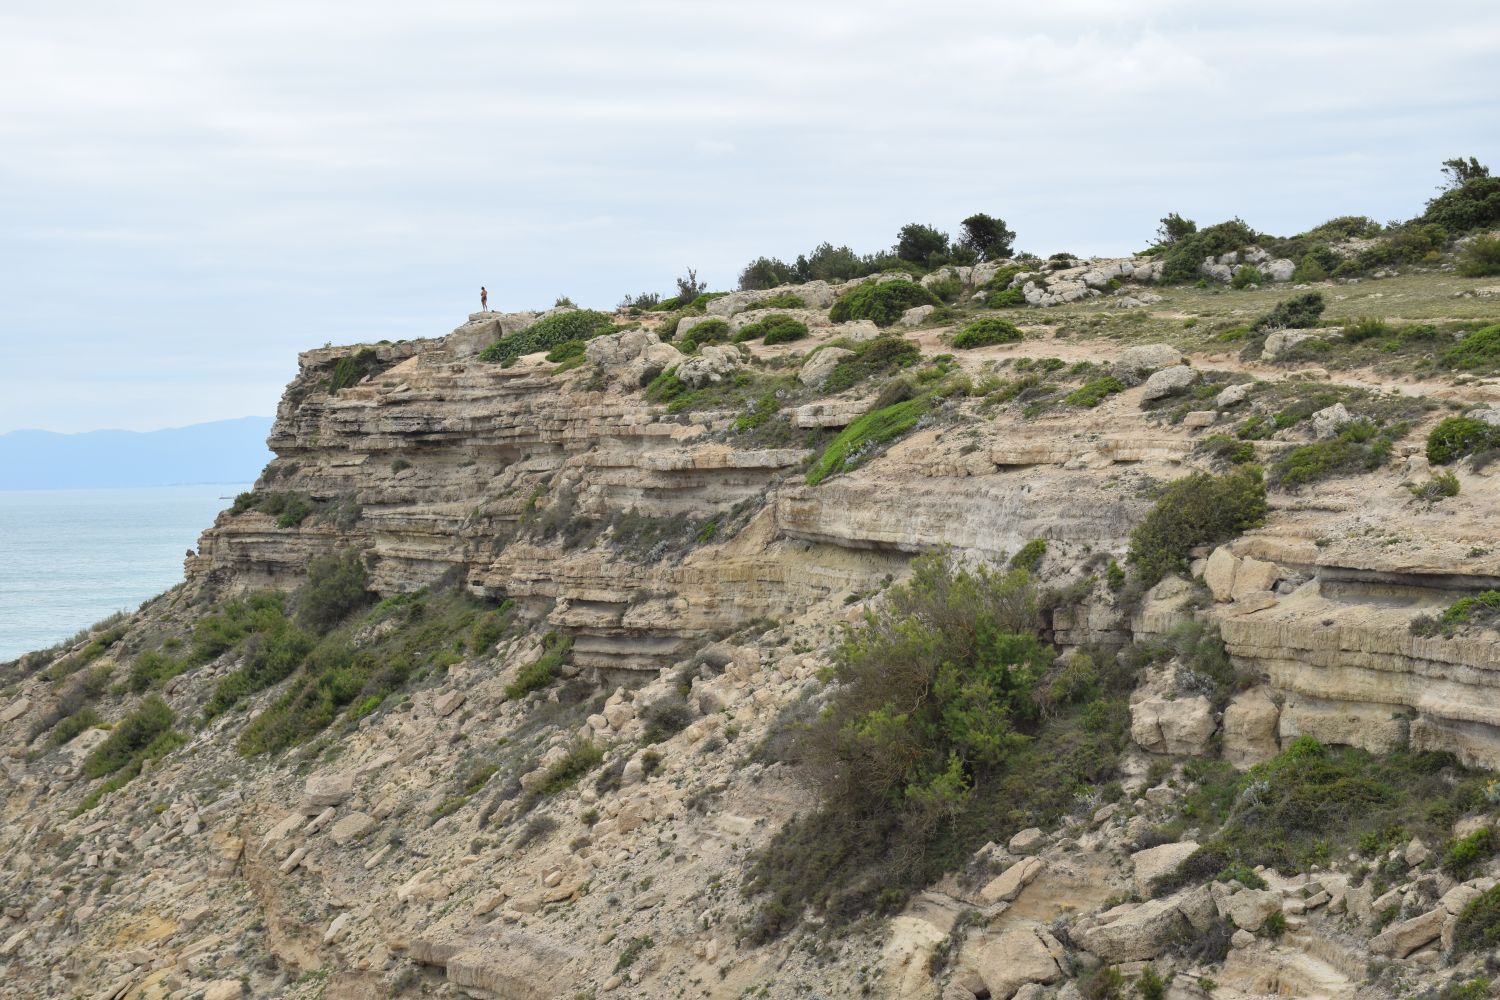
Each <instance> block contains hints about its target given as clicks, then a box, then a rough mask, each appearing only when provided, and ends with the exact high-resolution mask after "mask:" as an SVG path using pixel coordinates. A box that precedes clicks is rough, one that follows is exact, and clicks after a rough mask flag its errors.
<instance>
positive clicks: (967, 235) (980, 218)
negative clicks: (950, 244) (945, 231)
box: [958, 212, 1016, 260]
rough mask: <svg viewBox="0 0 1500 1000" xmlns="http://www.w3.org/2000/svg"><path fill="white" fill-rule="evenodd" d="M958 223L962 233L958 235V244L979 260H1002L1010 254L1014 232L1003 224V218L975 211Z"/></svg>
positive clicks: (1013, 243) (1013, 242)
mask: <svg viewBox="0 0 1500 1000" xmlns="http://www.w3.org/2000/svg"><path fill="white" fill-rule="evenodd" d="M960 225H961V226H962V227H963V235H962V236H960V237H959V240H958V242H959V245H960V246H962V247H964V248H965V249H967V250H969V251H970V252H972V253H973V254H974V255H975V256H977V257H978V258H979V259H980V260H1004V259H1005V258H1006V257H1009V256H1010V254H1011V248H1012V247H1013V246H1014V245H1015V242H1016V234H1015V232H1014V231H1012V230H1011V228H1010V227H1009V226H1007V225H1006V224H1005V220H1004V219H997V218H995V217H994V216H992V215H986V214H985V213H984V212H976V213H975V214H973V215H971V216H969V217H968V218H967V219H965V220H964V221H963V222H962V223H961V224H960Z"/></svg>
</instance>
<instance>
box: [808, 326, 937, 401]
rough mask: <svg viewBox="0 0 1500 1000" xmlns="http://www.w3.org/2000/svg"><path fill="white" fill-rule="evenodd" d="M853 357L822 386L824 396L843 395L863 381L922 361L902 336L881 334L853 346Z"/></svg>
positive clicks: (918, 349)
mask: <svg viewBox="0 0 1500 1000" xmlns="http://www.w3.org/2000/svg"><path fill="white" fill-rule="evenodd" d="M852 349H853V351H854V355H853V357H848V358H844V359H843V360H842V361H840V362H839V363H838V365H837V366H835V367H834V369H833V372H832V373H831V374H830V375H829V376H828V379H827V381H825V382H824V383H823V391H824V392H827V393H836V392H843V391H844V390H845V389H850V388H853V387H854V386H856V385H858V384H859V383H861V382H863V381H865V380H866V379H870V378H875V377H878V376H881V375H890V374H892V373H894V372H897V371H900V370H901V369H903V368H910V367H911V366H912V365H914V364H917V363H918V362H920V361H921V360H922V349H921V348H919V347H918V346H917V345H916V344H914V343H912V342H911V341H909V340H907V339H906V338H904V337H899V336H896V335H895V334H884V335H882V336H879V337H876V338H875V339H874V340H865V341H861V342H859V343H857V344H855V345H853V348H852Z"/></svg>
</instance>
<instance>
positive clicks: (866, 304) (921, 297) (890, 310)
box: [828, 280, 942, 326]
mask: <svg viewBox="0 0 1500 1000" xmlns="http://www.w3.org/2000/svg"><path fill="white" fill-rule="evenodd" d="M937 305H942V303H941V302H940V301H939V300H938V297H937V296H936V295H933V294H932V293H931V292H929V291H928V290H927V289H925V288H923V287H922V286H921V285H919V284H917V283H916V282H915V281H899V280H898V281H866V282H862V283H860V284H859V285H856V286H855V287H854V288H852V289H850V290H849V291H847V292H845V293H844V294H843V295H841V296H839V299H838V301H836V302H835V303H834V304H833V308H832V309H830V310H829V312H828V318H829V319H831V320H832V321H833V322H835V323H846V322H848V321H849V320H854V319H867V320H871V321H872V322H874V324H875V325H876V326H891V325H892V324H894V323H895V322H896V321H897V320H899V319H900V318H901V314H902V313H904V312H906V310H908V309H912V308H914V307H916V306H937Z"/></svg>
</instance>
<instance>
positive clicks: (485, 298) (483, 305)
mask: <svg viewBox="0 0 1500 1000" xmlns="http://www.w3.org/2000/svg"><path fill="white" fill-rule="evenodd" d="M479 308H480V309H483V310H484V311H485V312H489V311H490V293H489V290H488V289H486V288H485V287H484V286H483V285H480V286H479Z"/></svg>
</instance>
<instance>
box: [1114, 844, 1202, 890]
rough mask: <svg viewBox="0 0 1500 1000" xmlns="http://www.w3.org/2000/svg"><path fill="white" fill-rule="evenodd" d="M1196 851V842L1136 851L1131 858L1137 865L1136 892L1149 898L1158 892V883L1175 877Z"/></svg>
mask: <svg viewBox="0 0 1500 1000" xmlns="http://www.w3.org/2000/svg"><path fill="white" fill-rule="evenodd" d="M1196 850H1198V844H1197V843H1196V842H1195V841H1191V840H1184V841H1182V842H1181V843H1177V844H1161V845H1160V846H1157V847H1148V848H1146V849H1145V850H1144V851H1136V852H1135V853H1134V854H1132V855H1131V856H1130V860H1131V862H1132V863H1133V864H1134V865H1135V888H1136V891H1137V892H1139V893H1140V894H1141V895H1142V896H1147V897H1149V896H1150V895H1151V894H1152V893H1153V892H1154V891H1155V890H1156V885H1157V883H1159V882H1161V881H1162V880H1163V879H1165V878H1167V877H1168V876H1171V875H1175V874H1176V873H1177V869H1179V868H1181V867H1182V863H1183V862H1184V861H1186V860H1187V859H1188V858H1190V857H1192V856H1193V852H1194V851H1196Z"/></svg>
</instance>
